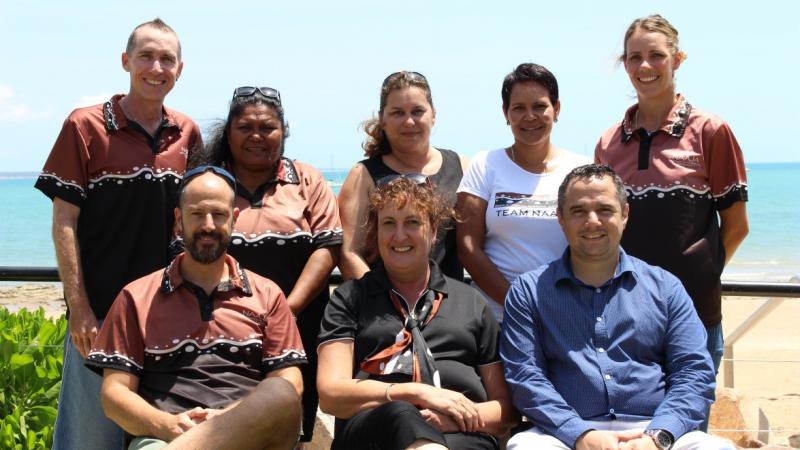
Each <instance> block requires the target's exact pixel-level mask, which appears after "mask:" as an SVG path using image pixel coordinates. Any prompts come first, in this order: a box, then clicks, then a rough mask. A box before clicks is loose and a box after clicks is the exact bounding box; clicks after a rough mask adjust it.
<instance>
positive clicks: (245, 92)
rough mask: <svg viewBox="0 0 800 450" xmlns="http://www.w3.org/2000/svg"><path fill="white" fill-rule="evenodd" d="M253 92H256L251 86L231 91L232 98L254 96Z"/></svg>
mask: <svg viewBox="0 0 800 450" xmlns="http://www.w3.org/2000/svg"><path fill="white" fill-rule="evenodd" d="M255 92H256V88H254V87H253V86H242V87H238V88H236V90H234V91H233V96H234V97H247V96H250V95H253V94H255Z"/></svg>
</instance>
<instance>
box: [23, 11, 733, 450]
mask: <svg viewBox="0 0 800 450" xmlns="http://www.w3.org/2000/svg"><path fill="white" fill-rule="evenodd" d="M685 58H686V56H685V54H684V53H683V52H682V51H681V50H680V48H679V45H678V32H677V31H676V30H675V29H674V27H672V25H670V24H669V22H668V21H666V19H664V18H662V17H661V16H658V15H653V16H648V17H645V18H641V19H637V20H635V21H634V22H633V23H632V24H631V25H630V27H629V29H628V30H627V32H626V34H625V39H624V49H623V53H622V55H621V57H620V61H621V62H622V64H623V66H624V67H625V70H626V72H627V73H628V76H629V78H630V80H631V83H632V85H633V87H634V89H635V90H636V93H637V99H638V101H637V103H636V104H635V105H633V106H632V107H631V108H630V109H629V110H628V111H627V112H626V113H625V115H624V117H623V119H622V121H621V122H619V123H617V124H615V125H614V126H612V127H611V128H610V129H609V130H608V131H607V132H606V133H604V134H603V136H602V137H601V138H600V140H599V142H598V144H597V147H596V150H595V157H594V163H595V164H592V161H590V160H589V159H588V158H585V157H582V156H579V155H576V154H574V153H571V152H569V151H567V150H564V149H561V148H558V147H557V146H555V145H554V144H553V143H551V141H550V135H551V131H552V128H553V126H554V125H555V124H556V123H557V122H558V117H559V113H560V110H561V103H560V100H559V92H558V83H557V81H556V78H555V76H554V75H553V74H552V73H551V72H550V71H549V70H547V69H546V68H544V67H542V66H540V65H537V64H532V63H525V64H520V65H519V66H518V67H517V68H516V69H515V70H514V71H513V72H511V73H510V74H508V75H507V76H506V77H505V79H504V80H503V84H502V89H501V98H502V111H503V115H504V116H505V119H506V121H507V123H508V125H509V127H510V130H511V134H512V136H513V144H511V145H510V146H507V147H502V148H498V149H496V150H491V151H486V152H481V153H479V154H478V155H477V156H475V157H474V158H473V159H472V160H471V161H468V160H467V158H465V157H463V156H461V155H459V154H458V153H456V152H454V151H452V150H446V149H439V148H436V147H433V146H432V145H431V143H430V134H431V129H432V127H433V125H434V122H435V116H436V110H435V108H434V106H433V100H432V94H431V89H430V85H429V84H428V81H427V79H426V78H425V77H424V76H423V75H422V74H420V73H417V72H409V71H401V72H396V73H393V74H391V75H389V76H388V77H386V79H385V80H384V81H383V84H382V87H381V92H380V103H379V108H378V112H377V115H376V117H374V118H372V119H370V120H368V121H366V122H365V123H364V129H365V131H366V139H365V143H364V150H365V153H366V159H364V160H362V161H360V162H359V163H357V164H356V165H355V166H354V167H353V168H352V170H351V171H350V173H349V175H348V177H347V179H346V181H345V182H344V184H343V186H342V188H341V192H340V194H339V197H338V199H337V198H336V197H335V195H334V194H333V192H332V191H331V189H330V187H329V186H328V185H327V183H326V181H325V179H324V178H323V177H322V175H321V174H320V172H319V171H318V170H316V169H314V168H313V167H311V166H309V165H308V164H304V163H301V162H299V161H296V160H293V159H291V158H289V157H287V156H285V155H284V148H285V141H286V139H287V138H288V137H289V127H288V124H287V120H286V118H285V114H284V110H283V106H282V103H281V96H280V93H279V92H278V91H277V90H276V89H273V88H269V87H263V86H243V87H238V88H236V89H235V90H234V92H233V96H232V98H231V100H230V104H229V110H228V115H227V118H226V119H225V120H224V121H220V123H219V124H218V125H216V126H214V127H212V129H211V130H209V131H208V132H207V134H206V138H205V143H203V142H202V141H203V139H202V138H201V135H200V131H199V129H198V127H197V125H196V124H195V123H194V122H192V121H191V119H189V118H188V117H186V116H185V115H182V114H180V113H178V112H176V111H174V110H171V109H169V108H167V107H165V106H164V99H165V97H166V95H167V94H168V93H169V92H170V90H171V89H172V88H173V87H174V85H175V83H176V81H177V80H178V78H179V77H180V74H181V70H182V68H183V62H182V59H181V48H180V42H179V40H178V37H177V35H176V33H175V31H174V30H172V28H170V27H169V26H168V25H167V24H165V23H164V22H163V21H161V20H160V19H154V20H152V21H149V22H146V23H143V24H141V25H139V26H138V27H136V28H135V29H134V30H133V32H132V33H131V35H130V38H129V40H128V44H127V47H126V49H125V51H124V52H123V54H122V65H123V68H124V69H125V70H126V71H127V72H129V73H130V80H131V82H130V89H129V91H128V93H127V94H125V95H117V96H114V97H112V98H111V99H110V100H109V101H108V102H106V103H104V104H101V105H96V106H92V107H87V108H81V109H78V110H76V111H74V112H73V113H72V114H71V115H70V116H69V117H68V118H67V120H66V121H65V122H64V126H63V128H62V131H61V133H60V135H59V136H58V138H57V141H56V143H55V145H54V147H53V150H52V152H51V154H50V156H49V158H48V160H47V162H46V163H45V167H44V169H43V171H42V174H41V176H40V177H39V179H38V180H37V182H36V187H37V188H38V189H40V190H41V191H42V192H43V193H45V194H46V195H47V196H48V197H50V198H52V199H53V239H54V242H55V246H56V254H57V258H58V265H59V272H60V275H61V278H62V282H63V285H64V295H65V299H66V301H67V305H68V310H69V313H68V314H69V329H68V334H67V337H66V339H65V344H64V345H65V347H64V371H63V377H62V387H61V394H60V397H59V412H58V417H57V422H56V429H55V437H54V448H56V449H73V448H81V449H92V448H96V449H110V448H131V449H156V448H165V447H166V448H243V449H244V448H254V449H257V448H261V449H263V448H275V449H291V448H302V447H303V445H304V442H309V441H310V440H311V438H312V436H313V427H314V418H315V415H316V411H317V406H318V405H319V407H320V408H321V409H322V410H323V411H325V412H327V413H330V414H332V415H334V416H335V417H336V419H337V420H336V425H335V439H334V442H333V447H332V448H334V449H337V450H340V449H341V450H344V449H443V448H450V449H499V448H501V447H502V446H505V447H506V448H508V449H528V448H536V449H538V448H555V449H571V448H575V449H581V450H583V449H659V450H667V449H670V448H675V449H695V448H696V449H700V448H709V449H729V448H733V447H731V445H730V444H728V443H726V442H725V441H723V440H720V439H717V438H714V437H711V436H709V435H707V434H705V433H704V432H703V431H701V430H704V429H705V424H704V421H705V420H707V417H708V410H709V407H710V405H711V403H712V402H713V395H714V386H715V372H716V370H717V368H718V366H719V362H720V359H721V355H722V330H721V327H720V323H721V312H720V303H721V298H720V274H721V272H722V269H723V267H724V265H725V264H726V263H727V262H728V261H729V260H730V258H731V256H732V255H733V253H734V252H735V250H736V248H737V246H738V245H739V244H740V243H741V242H742V240H743V239H744V237H745V236H746V234H747V215H746V210H745V206H744V204H745V203H744V202H745V201H746V200H747V188H746V178H745V172H744V164H743V159H742V152H741V149H740V148H739V145H738V143H737V142H736V139H735V138H734V136H733V133H732V132H731V130H730V128H729V127H728V125H727V124H726V123H725V122H724V121H722V120H721V119H719V118H718V117H716V116H714V115H712V114H709V113H707V112H704V111H701V110H698V109H697V108H694V107H693V106H692V105H690V104H689V103H688V102H687V100H686V99H685V98H684V97H683V96H682V95H679V94H677V93H676V90H675V82H674V75H675V71H676V70H677V69H678V67H679V66H680V65H681V63H682V62H683V61H684V60H685ZM612 168H613V169H612ZM623 230H624V233H623ZM337 266H338V267H339V269H340V271H341V273H342V275H343V277H344V279H345V281H344V283H342V284H341V285H340V286H338V287H337V288H336V289H335V290H334V291H333V293H332V294H331V293H330V291H329V288H328V279H329V276H330V274H331V272H332V271H333V269H334V268H335V267H337ZM465 269H466V271H467V273H468V274H469V275H470V277H471V279H472V282H471V283H472V284H471V285H468V284H465V283H464V282H463V280H464V270H465ZM509 437H510V439H509Z"/></svg>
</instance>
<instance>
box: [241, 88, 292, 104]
mask: <svg viewBox="0 0 800 450" xmlns="http://www.w3.org/2000/svg"><path fill="white" fill-rule="evenodd" d="M256 92H259V93H261V95H263V96H264V97H267V98H272V99H275V100H277V101H278V102H279V103H280V101H281V94H280V92H278V91H277V89H273V88H271V87H255V86H241V87H238V88H236V89H234V90H233V97H234V98H236V97H249V96H251V95H254V94H255V93H256Z"/></svg>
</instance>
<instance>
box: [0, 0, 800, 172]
mask: <svg viewBox="0 0 800 450" xmlns="http://www.w3.org/2000/svg"><path fill="white" fill-rule="evenodd" d="M543 3H549V4H543ZM654 12H658V13H660V14H662V15H664V16H665V17H666V18H667V19H669V20H670V21H671V22H672V23H673V24H674V25H675V26H676V27H677V28H678V30H679V32H680V38H681V46H682V48H683V49H684V50H685V51H686V52H687V53H688V55H689V58H688V60H687V61H686V62H685V63H684V64H683V65H682V66H681V68H680V70H679V71H678V72H677V85H678V90H679V92H682V93H684V94H686V96H687V98H688V99H689V101H690V102H691V103H692V104H694V105H695V106H697V107H700V108H703V109H706V110H709V111H712V112H714V113H716V114H718V115H719V116H721V117H723V118H724V119H726V120H727V121H728V122H729V123H730V124H731V127H732V128H733V130H734V132H735V134H736V136H737V138H738V139H739V142H740V144H741V146H742V148H743V149H744V153H745V158H746V161H747V162H751V163H753V162H782V161H800V152H798V151H797V149H796V147H797V146H796V144H795V143H794V142H793V141H792V140H790V139H789V138H788V136H792V135H794V134H795V133H794V132H795V130H797V124H798V123H800V112H798V108H797V105H799V104H800V89H798V88H797V87H796V85H795V84H794V83H795V82H796V79H797V74H798V73H800V67H798V66H799V65H800V64H799V63H798V57H797V55H798V49H797V47H798V45H799V44H800V27H798V25H797V23H796V17H797V14H798V7H797V6H795V5H794V4H793V3H791V2H770V1H761V2H737V3H736V4H731V3H723V2H703V1H697V0H695V1H684V0H677V1H671V2H650V1H642V0H640V1H614V2H598V1H583V2H567V1H563V2H533V1H530V0H527V1H519V2H504V1H499V0H498V1H493V2H487V1H481V2H471V1H463V2H443V1H438V2H437V1H434V0H429V1H416V0H408V1H404V2H397V1H395V2H377V1H355V0H354V1H349V0H345V1H335V2H301V1H294V2H273V1H258V2H238V1H214V2H204V1H191V2H189V1H172V2H163V1H158V2H156V1H138V2H100V1H91V2H89V1H86V2H63V1H58V2H57V1H5V0H0V58H2V61H3V64H2V68H3V70H0V136H2V140H0V160H2V161H3V163H2V166H0V171H36V170H39V169H40V168H41V166H42V164H43V163H44V160H45V158H46V157H47V154H48V153H49V151H50V148H51V146H52V143H53V140H54V139H55V137H56V135H57V134H58V131H59V129H60V127H61V123H62V121H63V119H64V117H66V115H67V114H68V113H69V112H70V111H71V110H72V109H73V108H75V107H77V106H80V105H85V104H91V103H99V102H100V101H103V100H105V99H107V98H108V97H109V96H110V95H111V94H113V93H117V92H126V91H127V90H128V83H129V78H128V74H127V73H125V72H124V71H123V70H122V68H121V65H120V53H121V52H122V50H123V49H124V46H125V42H126V40H127V37H128V34H129V33H130V31H131V29H132V28H133V27H134V26H136V25H137V24H139V23H141V22H143V21H146V20H149V19H152V18H153V17H155V16H159V17H161V18H162V19H164V20H165V21H166V22H167V23H169V24H170V25H171V26H172V27H173V28H174V29H175V30H176V31H177V33H178V35H179V36H180V39H181V42H182V45H183V56H184V61H185V67H184V71H183V75H182V77H181V79H180V81H179V82H178V84H177V85H176V87H175V89H174V90H173V91H172V93H171V94H170V95H169V97H167V104H168V105H169V106H171V107H173V108H175V109H178V110H180V111H183V112H185V113H187V114H189V115H190V116H192V117H193V118H194V119H195V120H196V121H197V122H198V123H199V124H200V125H201V127H203V129H204V130H205V127H206V126H207V125H208V124H210V123H211V122H213V121H214V120H215V119H218V118H222V117H224V116H225V113H226V110H227V102H228V100H229V98H230V94H231V92H232V90H233V88H234V87H236V86H240V85H253V84H257V85H266V86H271V87H274V88H277V89H278V90H280V91H281V94H282V97H283V101H284V106H285V109H286V114H287V119H288V120H289V122H290V126H291V131H292V136H291V137H290V138H289V140H288V141H287V155H288V156H290V157H293V158H297V159H300V160H303V161H306V162H310V163H311V164H314V165H316V166H317V167H320V168H330V167H339V168H347V167H350V166H351V165H352V164H353V163H355V162H356V161H358V160H359V159H361V157H362V154H363V152H362V150H361V147H360V145H361V142H362V139H363V133H362V132H361V131H360V130H359V128H358V127H359V124H360V123H361V121H363V120H364V119H367V118H368V117H370V116H371V115H372V114H373V113H374V112H375V110H376V109H377V107H378V93H379V88H380V83H381V81H382V80H383V78H384V77H385V76H386V75H388V74H389V73H391V72H394V71H397V70H401V69H408V70H416V71H419V72H422V73H423V74H425V75H426V76H427V78H428V79H429V81H430V83H431V86H432V89H433V100H434V104H435V107H436V109H437V118H436V126H435V128H434V132H433V136H432V142H433V144H434V145H436V146H440V147H444V148H451V149H454V150H456V151H459V152H461V153H464V154H466V155H474V154H475V153H477V152H478V151H480V150H486V149H492V148H498V147H501V146H507V145H509V144H510V143H511V134H510V131H509V130H508V128H507V126H506V124H505V121H504V119H503V116H502V114H501V110H500V94H499V91H500V85H501V82H502V79H503V76H504V75H505V74H506V73H508V72H509V71H510V70H512V69H513V68H514V67H515V66H516V65H517V64H518V63H521V62H536V63H539V64H542V65H544V66H546V67H548V68H549V69H550V70H552V71H553V72H554V73H555V75H556V77H557V78H558V81H559V85H560V90H561V102H562V108H561V116H560V120H559V122H558V124H557V125H556V127H555V129H554V133H553V142H554V143H555V144H556V145H558V146H560V147H563V148H566V149H568V150H572V151H574V152H577V153H582V154H585V155H590V154H591V153H592V151H593V149H594V144H595V142H596V141H597V138H598V137H599V136H600V134H601V133H602V132H603V131H604V130H605V129H606V128H608V127H609V126H611V125H612V124H613V123H614V122H617V121H619V120H620V119H621V117H622V114H623V112H624V110H625V109H626V108H627V106H629V105H630V104H631V103H632V102H633V101H634V92H633V89H632V88H631V87H630V84H629V83H628V80H627V77H626V75H625V73H624V70H623V69H622V68H621V67H617V66H616V64H615V63H614V60H615V58H616V56H617V55H618V54H619V53H620V52H621V46H622V37H623V33H624V31H625V29H626V27H627V25H628V24H629V23H630V22H631V20H633V19H634V18H636V17H640V16H643V15H647V14H650V13H654ZM784 134H785V136H784Z"/></svg>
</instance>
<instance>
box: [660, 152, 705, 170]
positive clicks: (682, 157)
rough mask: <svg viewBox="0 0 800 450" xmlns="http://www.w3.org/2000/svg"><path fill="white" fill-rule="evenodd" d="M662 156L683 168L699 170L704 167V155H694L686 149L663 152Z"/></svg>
mask: <svg viewBox="0 0 800 450" xmlns="http://www.w3.org/2000/svg"><path fill="white" fill-rule="evenodd" d="M662 154H663V155H664V157H665V158H666V159H668V160H669V161H672V162H673V163H675V164H677V165H679V166H681V167H686V168H689V169H699V168H701V167H703V155H700V154H698V153H694V152H692V151H686V150H685V149H680V148H673V149H667V150H663V151H662Z"/></svg>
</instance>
